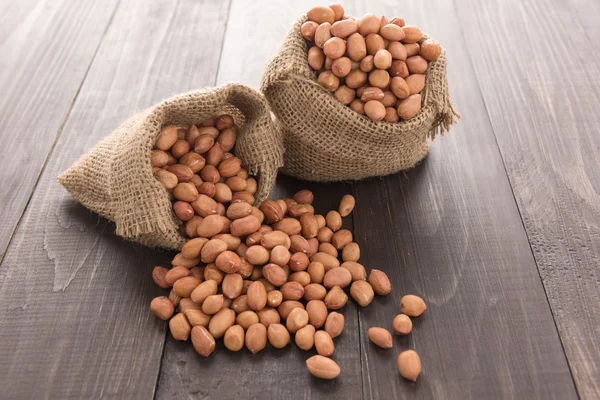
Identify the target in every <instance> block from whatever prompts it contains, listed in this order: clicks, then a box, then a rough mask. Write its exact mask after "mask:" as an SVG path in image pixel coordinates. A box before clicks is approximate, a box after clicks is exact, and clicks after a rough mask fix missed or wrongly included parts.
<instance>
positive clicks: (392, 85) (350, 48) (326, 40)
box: [301, 4, 442, 122]
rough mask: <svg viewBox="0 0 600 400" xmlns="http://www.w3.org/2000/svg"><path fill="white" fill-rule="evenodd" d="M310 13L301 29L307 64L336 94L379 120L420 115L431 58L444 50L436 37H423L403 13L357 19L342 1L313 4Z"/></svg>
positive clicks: (363, 112)
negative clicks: (345, 10)
mask: <svg viewBox="0 0 600 400" xmlns="http://www.w3.org/2000/svg"><path fill="white" fill-rule="evenodd" d="M307 17H308V21H307V22H305V23H304V24H303V25H302V27H301V33H302V36H304V38H305V39H306V40H307V41H308V45H309V50H308V64H309V65H310V66H311V68H312V69H314V70H315V71H316V72H317V75H318V81H319V83H320V84H321V85H322V86H323V87H325V88H326V89H328V90H331V91H332V92H334V96H335V98H336V99H337V100H339V101H340V102H341V103H343V104H345V105H349V106H350V108H351V109H352V110H354V111H356V112H357V113H359V114H363V115H367V116H368V117H369V118H371V119H372V120H374V121H381V120H384V121H386V122H398V120H399V119H402V120H406V119H410V118H412V117H414V116H415V115H417V113H418V112H419V110H420V109H421V94H420V93H421V91H422V90H423V88H424V87H425V73H426V71H427V68H428V62H429V61H434V60H436V59H437V58H438V57H439V56H440V54H441V52H442V48H441V47H440V44H439V43H438V42H437V41H435V40H432V39H428V40H425V41H422V38H423V34H422V32H421V30H420V29H419V28H418V27H416V26H413V25H406V24H405V22H404V19H403V18H400V17H394V18H392V19H390V20H388V19H387V18H386V17H385V16H381V17H378V16H376V15H373V14H365V15H364V16H363V17H362V18H360V19H356V18H354V17H351V16H348V15H345V12H344V8H343V7H342V6H341V5H340V4H332V5H330V6H316V7H313V8H311V9H310V10H309V11H308V13H307ZM421 41H422V43H420V44H419V42H421Z"/></svg>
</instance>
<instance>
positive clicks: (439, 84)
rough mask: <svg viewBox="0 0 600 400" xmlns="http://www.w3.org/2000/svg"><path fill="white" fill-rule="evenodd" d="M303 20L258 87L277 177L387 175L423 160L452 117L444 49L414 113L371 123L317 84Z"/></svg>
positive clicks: (317, 178)
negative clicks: (279, 145)
mask: <svg viewBox="0 0 600 400" xmlns="http://www.w3.org/2000/svg"><path fill="white" fill-rule="evenodd" d="M305 21H306V16H304V17H302V18H300V20H298V22H296V24H295V25H294V26H293V27H292V30H291V31H290V32H289V33H288V35H287V37H286V38H285V40H284V42H283V44H282V45H281V48H280V49H279V52H278V53H277V54H276V55H275V56H274V57H273V58H272V59H271V60H270V61H269V63H268V64H267V67H266V70H265V72H264V74H263V77H262V82H261V90H262V92H263V93H264V94H265V97H266V98H267V100H268V101H269V104H270V106H271V110H272V111H273V113H274V114H275V116H276V117H277V121H276V123H277V126H278V129H279V130H280V133H281V134H282V135H283V140H284V145H285V156H284V167H283V169H282V172H283V173H285V174H288V175H292V176H295V177H297V178H301V179H306V180H314V181H336V180H354V179H362V178H367V177H371V176H380V175H388V174H391V173H394V172H397V171H400V170H403V169H407V168H411V167H413V166H414V165H415V164H416V163H418V162H419V161H420V160H422V159H423V158H424V157H425V156H426V155H427V152H428V151H429V141H430V139H433V138H434V137H435V136H436V134H438V133H443V132H445V131H447V130H448V129H450V126H451V125H452V124H453V123H454V122H455V121H456V119H457V118H458V117H459V115H458V113H456V111H454V109H453V108H452V105H451V103H450V93H449V89H448V79H447V76H446V62H447V58H446V51H445V50H443V51H442V54H441V56H440V57H439V58H438V59H437V60H436V61H434V62H432V63H430V64H429V69H428V71H427V78H426V87H425V91H424V93H422V96H423V99H424V100H423V107H422V109H421V111H420V112H419V114H417V115H416V116H415V117H413V118H411V119H410V120H407V121H403V122H399V123H387V122H375V121H372V120H371V119H369V118H367V117H366V116H362V115H360V114H358V113H356V112H354V111H353V110H352V109H350V108H349V107H347V106H345V105H343V104H341V103H340V102H339V101H337V100H336V99H335V97H333V94H332V93H331V92H329V91H328V90H326V89H324V88H323V87H321V85H319V84H318V82H317V81H316V74H315V72H314V71H313V70H312V69H311V68H310V66H309V65H308V62H307V51H308V49H307V44H306V40H305V39H304V38H303V37H302V34H301V33H300V26H301V25H302V24H303V23H304V22H305ZM427 38H428V37H427V36H426V35H424V38H423V40H426V39H427Z"/></svg>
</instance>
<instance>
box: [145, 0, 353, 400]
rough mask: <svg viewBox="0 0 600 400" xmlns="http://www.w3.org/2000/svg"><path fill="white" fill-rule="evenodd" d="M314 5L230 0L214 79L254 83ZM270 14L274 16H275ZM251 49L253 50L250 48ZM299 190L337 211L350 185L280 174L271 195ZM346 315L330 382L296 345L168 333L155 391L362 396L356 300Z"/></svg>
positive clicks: (165, 394) (166, 394)
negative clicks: (232, 345) (191, 338)
mask: <svg viewBox="0 0 600 400" xmlns="http://www.w3.org/2000/svg"><path fill="white" fill-rule="evenodd" d="M314 4H319V2H318V1H312V2H293V3H292V2H290V3H287V4H285V6H284V5H282V4H280V3H274V2H268V1H253V2H246V1H235V0H234V1H233V2H232V5H231V10H230V14H229V20H228V22H227V33H226V35H225V39H224V45H223V52H222V56H221V62H220V66H219V75H218V79H217V83H218V84H222V83H225V82H228V81H240V82H244V83H248V84H251V85H253V86H254V87H258V86H259V81H260V75H261V74H262V69H263V68H264V65H265V64H266V61H267V60H268V58H269V57H271V56H272V55H273V54H274V52H275V51H276V50H277V48H278V46H279V43H280V41H281V40H282V38H283V37H284V35H285V34H286V33H287V31H288V30H289V28H290V26H291V25H292V24H293V22H294V21H295V20H296V18H298V17H299V16H300V15H301V14H303V13H304V12H306V11H307V10H308V9H309V8H310V7H311V5H314ZM274 15H277V18H273V16H274ZM256 27H260V29H257V28H256ZM265 32H268V35H267V34H265ZM255 43H260V46H255ZM249 48H252V51H248V49H249ZM300 189H310V190H312V191H313V193H314V194H315V199H316V200H315V207H316V211H317V212H326V211H329V210H331V209H336V208H337V205H338V204H339V201H340V199H341V197H342V196H343V195H344V194H346V193H349V192H350V190H351V188H350V186H349V185H347V184H341V183H340V184H318V183H309V182H303V181H299V180H296V179H293V178H289V177H285V176H280V177H279V178H278V180H277V184H276V187H275V188H274V190H273V192H272V193H271V197H272V198H283V197H290V196H291V195H293V194H294V193H295V192H296V191H298V190H300ZM344 223H345V224H346V227H347V228H349V229H351V227H352V220H351V219H350V218H345V221H344ZM343 314H344V315H345V319H346V323H345V330H344V333H343V335H342V336H340V337H339V338H337V339H335V346H336V349H335V354H334V357H333V358H334V359H335V360H336V361H337V362H338V363H339V364H340V367H341V368H342V375H341V376H340V378H338V379H336V380H335V381H323V380H319V379H316V378H313V377H311V376H310V375H309V374H308V372H307V371H306V366H305V363H304V361H305V360H306V359H307V358H308V357H310V356H312V355H314V354H315V352H314V351H311V352H303V351H301V350H299V349H298V348H297V347H296V346H295V344H292V345H291V346H290V347H289V348H286V349H283V350H275V349H273V348H272V347H271V346H270V345H269V346H268V347H267V349H266V350H264V351H262V352H260V353H258V354H257V355H254V356H253V355H251V354H250V352H248V351H247V350H246V349H243V350H242V351H241V352H239V353H231V352H229V351H227V349H225V348H224V347H223V345H222V343H221V341H219V345H218V346H217V349H216V350H215V355H213V356H211V357H210V358H209V359H203V358H202V357H200V356H198V355H197V354H196V353H195V352H194V351H193V349H192V348H191V346H190V344H189V343H181V342H177V341H175V340H173V339H172V338H171V337H170V335H168V336H169V337H168V339H167V343H166V345H165V351H164V357H163V363H162V367H161V371H160V380H159V384H158V388H157V395H156V397H157V398H159V399H162V398H165V399H166V398H216V397H218V398H223V399H227V398H234V397H235V398H257V397H258V396H261V397H262V396H266V398H276V397H277V398H282V399H291V398H324V397H327V398H331V399H356V398H362V391H361V387H362V381H361V374H362V371H361V365H360V351H359V346H360V342H359V330H358V318H357V307H356V305H355V304H354V303H353V302H348V304H347V305H346V307H344V310H343ZM196 377H197V378H196ZM232 382H235V383H234V384H232Z"/></svg>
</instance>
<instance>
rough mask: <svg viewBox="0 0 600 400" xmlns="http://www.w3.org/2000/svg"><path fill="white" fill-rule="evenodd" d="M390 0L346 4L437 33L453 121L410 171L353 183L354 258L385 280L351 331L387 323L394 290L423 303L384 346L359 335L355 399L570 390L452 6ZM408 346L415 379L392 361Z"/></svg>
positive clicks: (552, 394)
mask: <svg viewBox="0 0 600 400" xmlns="http://www.w3.org/2000/svg"><path fill="white" fill-rule="evenodd" d="M392 4H393V3H391V2H390V4H387V3H378V4H373V5H369V6H368V7H366V6H361V7H360V9H357V10H356V11H357V13H358V14H359V15H362V14H363V13H365V12H368V11H369V10H371V12H373V13H375V14H386V15H389V14H391V15H396V14H399V15H401V16H403V17H404V18H405V19H406V21H408V22H407V23H415V24H417V25H418V26H419V27H421V28H422V29H423V30H425V31H426V32H427V33H429V34H430V35H431V36H432V37H434V38H439V39H438V40H440V41H441V43H443V45H444V46H445V47H446V48H447V49H448V52H449V54H450V61H449V79H450V83H451V94H452V95H453V99H454V103H455V105H456V107H457V109H458V110H459V111H461V112H463V114H464V117H463V118H462V119H461V120H460V122H459V124H458V125H457V126H456V127H455V128H453V130H452V132H451V134H448V135H446V136H444V137H441V138H436V139H435V141H434V142H433V144H432V147H431V153H430V155H429V156H428V158H427V159H426V160H425V162H424V163H422V165H420V166H419V167H417V168H415V169H414V170H412V171H409V172H408V173H407V174H406V175H403V174H397V175H394V176H391V177H387V178H384V179H382V180H378V179H376V180H370V181H363V182H357V183H356V184H355V185H354V191H355V193H356V197H357V209H356V214H355V226H356V231H357V232H358V233H359V235H360V236H359V243H360V244H363V246H362V248H363V249H364V250H363V252H362V254H363V255H364V264H365V265H368V266H373V267H375V266H378V267H379V268H381V269H383V270H385V271H386V272H388V274H389V275H390V277H391V279H392V283H393V285H394V288H395V290H394V291H393V292H392V295H391V296H390V297H389V298H386V299H385V306H384V307H377V305H375V306H374V307H373V306H370V307H369V308H367V309H365V310H360V322H361V331H365V330H366V329H368V328H369V327H371V326H384V327H386V328H390V327H391V321H392V319H393V317H394V316H395V315H396V314H398V313H399V306H398V304H399V300H400V298H401V296H402V295H404V294H409V293H414V294H417V295H419V296H422V297H423V298H424V299H426V301H427V302H428V304H429V307H428V310H427V311H426V313H425V314H424V315H423V316H422V318H419V319H418V320H417V321H415V322H416V323H415V328H414V331H413V333H412V334H411V335H410V336H409V337H407V338H397V340H396V341H395V347H394V351H393V352H391V353H392V354H390V352H384V351H381V349H378V348H376V347H375V346H373V345H372V344H371V343H369V340H368V338H365V339H363V343H362V349H363V356H362V361H363V370H365V372H367V371H368V372H369V373H368V376H367V374H365V375H364V377H365V379H364V387H363V390H364V394H365V398H379V399H387V398H405V397H406V398H408V397H410V398H421V399H431V398H447V399H466V398H473V399H482V398H516V399H533V398H538V399H550V398H555V399H568V398H576V397H577V396H576V392H575V390H574V386H573V383H572V380H571V376H570V373H569V368H568V365H567V362H566V360H565V357H564V353H563V351H562V348H561V343H560V340H559V337H558V335H557V332H556V329H555V326H554V321H553V319H552V314H551V312H550V310H549V307H548V304H547V300H546V296H545V293H544V288H543V286H542V284H541V282H540V279H539V275H538V272H537V269H536V265H535V262H534V259H533V257H532V254H531V249H530V248H529V245H528V243H527V238H526V235H525V232H524V230H523V225H522V222H521V219H520V216H519V211H518V209H517V207H516V205H515V202H514V198H513V195H512V193H511V188H510V185H509V182H508V179H507V178H506V173H505V171H504V166H503V163H502V158H501V157H500V154H499V152H498V149H497V147H496V144H495V137H494V132H493V131H492V126H491V124H490V121H489V118H488V116H487V113H486V110H485V106H484V104H483V100H482V98H481V93H480V88H479V86H478V83H477V79H476V78H475V76H474V70H473V67H472V65H471V60H470V57H469V52H468V48H467V46H466V45H465V43H464V40H463V39H462V32H461V30H460V28H459V29H457V26H459V24H458V19H457V16H456V13H455V12H454V9H453V6H452V4H451V3H450V4H449V3H448V2H446V1H444V0H434V1H429V2H409V3H403V4H402V5H392ZM357 8H358V7H357ZM373 227H378V228H379V229H373ZM408 348H412V349H415V350H416V351H417V352H418V353H419V354H420V356H421V360H422V363H423V369H424V372H423V375H422V377H421V379H420V381H419V382H418V384H417V385H410V384H406V382H402V381H400V380H398V379H397V372H396V371H395V370H394V368H393V366H394V363H395V356H396V355H397V354H398V353H399V352H400V351H402V350H405V349H408ZM367 366H372V367H371V368H367ZM382 387H385V388H386V390H381V388H382Z"/></svg>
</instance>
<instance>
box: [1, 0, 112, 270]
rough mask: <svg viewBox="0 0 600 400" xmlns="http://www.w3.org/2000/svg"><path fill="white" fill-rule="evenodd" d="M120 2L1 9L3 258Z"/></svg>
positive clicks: (6, 6) (46, 3) (9, 5)
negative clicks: (3, 150)
mask: <svg viewBox="0 0 600 400" xmlns="http://www.w3.org/2000/svg"><path fill="white" fill-rule="evenodd" d="M116 4H117V0H110V1H106V2H103V3H102V4H100V3H93V2H69V1H62V0H59V1H47V0H43V1H38V2H35V3H34V2H31V1H29V0H27V1H23V2H21V1H19V2H2V3H1V4H0V54H2V61H1V62H0V93H2V96H0V125H1V126H3V127H4V128H3V132H2V146H3V148H4V149H11V151H5V152H4V153H3V157H2V158H1V161H0V171H1V172H0V179H1V181H2V190H1V191H0V204H2V207H1V208H0V261H1V260H2V257H3V256H4V253H5V251H6V247H7V246H8V243H9V241H10V237H11V235H12V234H13V232H14V230H15V227H16V225H17V224H18V221H19V219H20V218H21V215H22V214H23V210H24V209H25V207H26V206H27V202H28V201H29V198H30V197H31V194H32V192H33V189H34V187H35V184H36V182H37V179H38V176H39V174H40V172H41V171H42V168H43V166H44V162H45V161H46V158H47V156H48V153H49V152H50V150H51V148H52V145H53V143H54V141H55V139H56V137H57V134H59V133H60V129H61V125H62V124H63V123H64V121H65V118H66V117H67V116H68V113H69V111H70V109H71V106H72V103H73V101H74V100H75V98H76V96H77V92H78V90H79V88H80V86H81V82H82V81H83V79H84V76H85V74H86V71H87V70H88V68H89V65H90V63H91V62H92V59H93V57H94V54H95V52H96V50H97V49H98V45H99V43H100V41H101V39H102V37H103V35H104V33H105V31H106V27H107V25H108V23H109V21H110V18H111V16H112V14H113V12H114V9H115V7H116ZM72 38H77V40H72ZM17 166H18V167H17ZM15 167H17V168H15Z"/></svg>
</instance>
